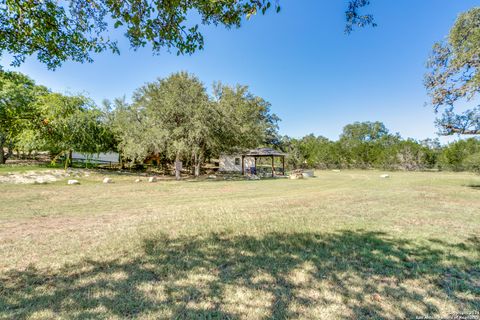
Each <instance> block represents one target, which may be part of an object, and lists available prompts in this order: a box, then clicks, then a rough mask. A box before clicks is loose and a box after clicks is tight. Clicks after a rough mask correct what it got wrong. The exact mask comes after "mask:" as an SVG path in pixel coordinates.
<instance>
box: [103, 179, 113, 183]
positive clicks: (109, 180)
mask: <svg viewBox="0 0 480 320" xmlns="http://www.w3.org/2000/svg"><path fill="white" fill-rule="evenodd" d="M112 182H113V180H112V178H105V179H103V183H112Z"/></svg>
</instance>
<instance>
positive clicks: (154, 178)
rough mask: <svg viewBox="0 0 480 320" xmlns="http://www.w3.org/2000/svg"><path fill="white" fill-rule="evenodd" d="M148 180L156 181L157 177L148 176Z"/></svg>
mask: <svg viewBox="0 0 480 320" xmlns="http://www.w3.org/2000/svg"><path fill="white" fill-rule="evenodd" d="M148 182H150V183H152V182H157V178H156V177H150V178H148Z"/></svg>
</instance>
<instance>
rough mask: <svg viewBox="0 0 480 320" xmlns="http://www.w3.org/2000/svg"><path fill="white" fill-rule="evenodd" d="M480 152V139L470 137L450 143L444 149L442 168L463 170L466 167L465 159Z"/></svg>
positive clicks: (440, 160) (441, 160) (441, 159)
mask: <svg viewBox="0 0 480 320" xmlns="http://www.w3.org/2000/svg"><path fill="white" fill-rule="evenodd" d="M478 152H480V140H479V139H476V138H469V139H465V140H463V139H462V140H458V141H455V142H452V143H449V144H448V145H447V146H445V147H444V148H443V150H442V153H441V155H440V159H439V165H440V167H441V168H442V169H449V170H454V171H461V170H465V169H468V168H466V167H465V162H464V161H465V159H467V158H469V157H470V156H472V155H474V154H476V153H478Z"/></svg>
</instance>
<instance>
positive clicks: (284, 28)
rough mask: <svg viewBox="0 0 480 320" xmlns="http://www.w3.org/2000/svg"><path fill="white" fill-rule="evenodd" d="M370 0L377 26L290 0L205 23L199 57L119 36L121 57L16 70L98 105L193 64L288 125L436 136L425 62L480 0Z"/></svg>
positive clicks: (326, 6)
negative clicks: (360, 124) (238, 20)
mask: <svg viewBox="0 0 480 320" xmlns="http://www.w3.org/2000/svg"><path fill="white" fill-rule="evenodd" d="M371 2H372V4H371V6H370V7H369V8H367V9H366V11H369V12H370V13H372V14H374V16H375V19H376V21H377V23H378V27H376V28H365V29H357V30H355V31H354V32H353V33H352V34H351V35H345V34H344V33H343V30H344V26H345V17H344V11H345V9H346V5H347V1H346V0H345V1H341V0H328V1H327V0H321V1H319V0H302V1H298V0H297V1H295V0H281V1H280V3H281V5H282V11H281V13H279V14H275V13H274V12H273V11H272V12H270V13H269V14H267V15H266V16H261V15H260V16H255V17H253V18H252V19H250V20H249V21H246V22H245V23H244V25H243V26H242V27H241V28H240V29H232V30H225V29H224V28H221V27H213V26H212V27H210V26H209V27H203V28H202V30H203V32H204V36H205V40H206V43H205V49H204V50H203V51H199V52H197V53H196V54H194V55H192V56H180V57H179V56H177V55H176V54H174V53H172V54H170V53H168V52H164V53H162V54H161V55H156V56H155V55H152V54H151V51H150V50H149V48H144V49H141V50H139V51H133V50H130V49H129V46H128V43H127V42H126V41H125V40H124V39H122V37H119V39H120V46H121V55H119V56H117V55H112V54H110V53H102V54H99V55H95V61H94V62H93V63H91V64H78V63H71V62H68V63H65V64H64V65H63V66H62V67H61V68H59V69H57V70H55V71H50V70H47V68H46V67H45V66H44V65H42V64H40V63H38V62H36V60H35V59H34V58H30V59H28V60H27V62H26V63H25V64H23V65H22V66H21V67H19V68H12V67H9V68H8V69H10V70H17V71H20V72H23V73H26V74H27V75H29V76H30V77H32V78H33V79H34V80H36V81H37V82H38V83H39V84H43V85H46V86H47V87H49V88H51V89H52V90H55V91H60V92H70V93H84V94H87V95H89V96H90V97H92V98H93V99H94V100H95V101H96V102H97V103H99V104H100V103H101V101H102V100H103V99H113V98H115V97H121V96H124V95H125V96H126V97H127V99H128V98H130V97H131V94H132V92H133V91H134V90H135V89H136V88H138V87H140V86H141V85H143V84H144V83H145V82H149V81H153V80H155V79H156V78H157V77H166V76H168V75H169V74H171V73H173V72H176V71H188V72H191V73H194V74H196V75H197V76H198V77H199V78H200V79H201V80H202V81H203V82H204V83H205V85H206V86H208V87H210V86H211V84H212V83H213V82H214V81H218V80H220V81H222V82H224V83H227V84H236V83H240V84H246V85H249V86H250V89H251V91H252V92H253V93H254V94H256V95H259V96H261V97H263V98H265V99H266V100H268V101H269V102H271V103H272V110H273V112H275V113H276V114H277V115H279V116H280V118H281V119H282V122H281V123H280V132H281V133H282V134H288V135H290V136H294V137H300V136H303V135H305V134H309V133H314V134H316V135H323V136H326V137H328V138H331V139H336V138H338V135H339V134H340V133H341V130H342V127H343V126H344V125H346V124H348V123H352V122H354V121H376V120H378V121H382V122H384V123H385V124H386V126H387V127H388V128H389V129H390V130H391V131H393V132H399V133H400V134H401V135H402V136H404V137H413V138H416V139H423V138H427V137H435V136H436V134H435V132H436V130H435V127H434V124H433V122H434V118H435V116H434V114H433V111H432V110H431V108H428V107H425V106H424V103H425V102H426V101H427V97H426V94H425V89H424V88H423V84H422V81H423V74H424V72H425V61H426V59H427V57H428V54H429V52H430V50H431V47H432V45H433V43H434V42H435V41H438V40H441V39H443V38H444V37H445V36H446V35H447V34H448V31H449V29H450V27H451V26H452V24H453V23H454V21H455V18H456V17H457V16H458V14H459V13H461V12H463V11H466V10H468V9H469V8H471V7H473V6H478V5H479V4H480V3H479V1H478V0H477V1H469V0H402V1H393V0H372V1H371ZM8 61H9V60H8V57H6V58H4V59H3V61H2V63H1V64H2V65H6V64H8ZM442 140H443V141H446V140H445V139H442Z"/></svg>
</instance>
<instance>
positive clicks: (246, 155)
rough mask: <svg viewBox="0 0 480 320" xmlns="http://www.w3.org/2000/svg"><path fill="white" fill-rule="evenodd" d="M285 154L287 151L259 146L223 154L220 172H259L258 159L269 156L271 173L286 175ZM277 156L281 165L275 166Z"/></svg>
mask: <svg viewBox="0 0 480 320" xmlns="http://www.w3.org/2000/svg"><path fill="white" fill-rule="evenodd" d="M285 156H286V154H285V153H283V152H279V151H277V150H274V149H271V148H257V149H252V150H248V151H246V152H241V153H236V154H221V155H220V159H219V160H220V161H219V169H218V170H219V171H220V172H233V173H241V174H258V173H259V170H257V161H258V160H259V159H261V158H268V159H271V161H270V165H269V170H270V173H273V176H275V175H278V174H280V175H285ZM275 158H280V160H281V166H279V167H275Z"/></svg>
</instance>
